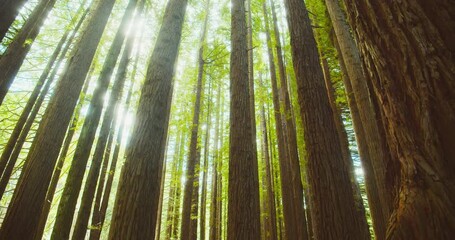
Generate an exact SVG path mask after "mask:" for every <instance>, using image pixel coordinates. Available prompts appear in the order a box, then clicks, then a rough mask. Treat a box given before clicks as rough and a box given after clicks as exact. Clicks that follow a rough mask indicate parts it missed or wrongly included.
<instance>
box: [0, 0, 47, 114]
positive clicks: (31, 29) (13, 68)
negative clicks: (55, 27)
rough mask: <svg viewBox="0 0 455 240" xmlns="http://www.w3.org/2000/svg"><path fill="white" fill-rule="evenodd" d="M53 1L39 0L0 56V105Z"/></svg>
mask: <svg viewBox="0 0 455 240" xmlns="http://www.w3.org/2000/svg"><path fill="white" fill-rule="evenodd" d="M55 2H56V0H41V1H40V2H39V4H38V5H37V6H36V7H35V9H34V10H33V12H32V13H31V15H30V17H29V19H28V20H27V22H26V23H25V25H24V26H23V27H22V29H21V31H20V32H19V34H17V35H16V36H15V37H14V39H13V41H12V42H11V43H10V44H9V46H8V49H7V50H6V52H5V53H4V54H3V55H2V57H1V58H0V105H1V104H2V103H3V100H4V99H5V96H6V93H8V90H9V87H10V86H11V84H12V83H13V81H14V78H15V77H16V74H17V72H19V68H20V67H21V66H22V62H23V61H24V59H25V56H26V55H27V53H28V51H29V50H30V47H31V46H32V43H33V41H34V40H35V38H36V37H37V36H38V33H39V31H40V29H41V26H42V25H43V23H44V20H45V19H46V18H47V15H48V14H49V12H50V11H51V9H52V8H53V7H54V4H55ZM2 10H3V8H2ZM0 16H2V15H0ZM0 22H1V21H0Z"/></svg>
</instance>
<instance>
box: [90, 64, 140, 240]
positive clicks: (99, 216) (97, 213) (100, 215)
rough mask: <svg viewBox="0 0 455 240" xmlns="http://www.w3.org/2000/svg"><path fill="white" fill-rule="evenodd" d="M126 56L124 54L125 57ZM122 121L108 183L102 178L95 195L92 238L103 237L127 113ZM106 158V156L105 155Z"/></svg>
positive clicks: (130, 92)
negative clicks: (102, 232)
mask: <svg viewBox="0 0 455 240" xmlns="http://www.w3.org/2000/svg"><path fill="white" fill-rule="evenodd" d="M123 57H124V56H122V58H123ZM138 60H139V57H138V56H136V60H135V62H134V66H133V70H132V74H131V75H132V76H131V79H132V82H131V85H130V87H129V90H128V94H127V96H126V100H125V106H124V109H128V108H129V106H130V102H131V97H132V95H133V86H134V79H135V78H136V72H137V64H138ZM119 121H120V126H119V128H118V129H119V133H118V134H117V138H116V140H115V147H114V152H113V154H112V161H111V166H110V168H109V171H107V169H106V173H105V174H108V176H107V180H106V184H105V185H104V180H103V179H101V178H100V180H99V184H101V186H104V187H98V189H97V193H96V197H95V203H94V205H93V215H92V220H91V221H92V223H91V226H92V228H91V230H90V236H89V239H90V240H98V239H100V237H101V231H102V229H103V224H104V220H105V217H106V210H107V207H108V204H109V196H110V194H111V190H112V183H113V181H114V176H115V171H116V166H117V162H118V159H119V154H120V148H121V143H122V140H123V136H124V135H123V134H124V130H125V129H124V124H125V121H126V118H125V115H122V117H121V118H120V119H119ZM114 128H115V126H111V132H112V131H114V130H113V129H114ZM105 159H106V157H105Z"/></svg>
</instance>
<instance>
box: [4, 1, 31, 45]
mask: <svg viewBox="0 0 455 240" xmlns="http://www.w3.org/2000/svg"><path fill="white" fill-rule="evenodd" d="M26 2H27V0H5V1H3V2H2V3H0V42H2V40H3V38H4V37H5V35H6V33H7V32H8V29H9V28H10V27H11V24H13V22H14V20H15V19H16V17H17V14H19V10H20V9H21V7H22V6H23V5H24V4H25V3H26Z"/></svg>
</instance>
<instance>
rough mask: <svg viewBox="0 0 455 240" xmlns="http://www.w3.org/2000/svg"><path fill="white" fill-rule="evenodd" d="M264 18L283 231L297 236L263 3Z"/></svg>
mask: <svg viewBox="0 0 455 240" xmlns="http://www.w3.org/2000/svg"><path fill="white" fill-rule="evenodd" d="M263 11H264V19H265V28H266V38H267V50H268V55H269V68H270V77H271V82H272V95H273V108H274V111H273V112H274V116H275V129H276V134H277V139H278V155H279V163H280V176H281V192H282V198H283V214H284V222H285V231H286V233H287V235H288V236H298V234H297V226H296V224H297V222H296V221H295V219H296V218H295V211H294V206H295V205H296V204H294V198H293V185H292V182H293V181H292V176H291V174H290V171H291V166H290V161H289V154H290V152H289V151H288V146H287V141H286V140H287V139H286V138H285V131H286V129H285V126H286V125H285V124H284V123H283V121H285V120H284V118H283V115H282V114H281V109H280V96H279V95H280V94H279V91H278V83H277V73H276V69H275V63H274V55H273V51H272V42H271V41H272V40H271V37H270V30H269V25H268V23H269V20H268V10H267V6H266V3H265V2H264V4H263Z"/></svg>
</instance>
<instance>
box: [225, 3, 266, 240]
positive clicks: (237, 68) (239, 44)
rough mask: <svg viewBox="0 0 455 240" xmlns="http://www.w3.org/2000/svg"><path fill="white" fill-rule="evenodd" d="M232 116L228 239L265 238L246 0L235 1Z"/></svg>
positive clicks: (233, 7) (232, 56) (233, 11)
mask: <svg viewBox="0 0 455 240" xmlns="http://www.w3.org/2000/svg"><path fill="white" fill-rule="evenodd" d="M231 3H232V9H231V28H232V32H231V46H232V51H231V68H230V70H231V71H230V79H231V109H230V112H231V115H230V123H229V124H230V136H229V144H230V149H229V187H228V193H229V194H228V195H229V198H228V215H229V218H228V231H227V238H228V239H230V240H234V239H258V238H260V236H261V232H260V231H261V227H260V203H259V177H258V162H257V157H256V156H257V154H256V149H255V148H254V147H255V145H254V144H253V140H255V139H253V131H254V130H253V128H255V126H253V124H252V123H253V121H252V117H253V116H252V113H251V108H250V104H251V99H250V92H249V87H248V82H249V81H248V79H249V78H248V43H247V42H248V41H247V26H246V16H245V0H232V1H231Z"/></svg>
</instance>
